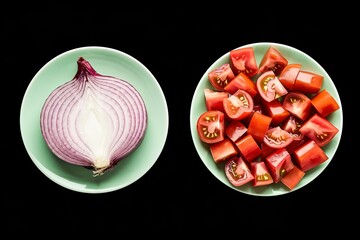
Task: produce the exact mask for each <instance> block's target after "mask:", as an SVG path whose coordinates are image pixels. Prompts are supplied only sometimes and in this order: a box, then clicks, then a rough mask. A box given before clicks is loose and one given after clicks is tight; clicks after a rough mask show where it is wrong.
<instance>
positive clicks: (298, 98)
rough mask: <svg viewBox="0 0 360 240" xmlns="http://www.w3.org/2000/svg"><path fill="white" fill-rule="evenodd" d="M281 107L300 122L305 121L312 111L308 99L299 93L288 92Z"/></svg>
mask: <svg viewBox="0 0 360 240" xmlns="http://www.w3.org/2000/svg"><path fill="white" fill-rule="evenodd" d="M283 107H284V108H285V109H286V110H288V111H289V112H290V113H291V114H293V115H294V116H296V117H297V118H299V119H301V120H302V121H305V120H306V119H307V118H308V117H309V116H310V114H311V111H312V105H311V102H310V98H308V96H306V95H305V94H303V93H301V92H289V93H288V94H287V95H286V96H285V98H284V100H283Z"/></svg>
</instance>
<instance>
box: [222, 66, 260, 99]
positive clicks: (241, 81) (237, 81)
mask: <svg viewBox="0 0 360 240" xmlns="http://www.w3.org/2000/svg"><path fill="white" fill-rule="evenodd" d="M239 89H241V90H244V91H246V92H247V93H249V94H250V96H251V97H254V96H255V95H256V94H257V90H256V85H255V83H254V81H253V80H251V79H250V78H249V77H248V76H247V75H246V74H245V73H243V72H241V73H239V74H238V75H237V76H236V77H235V78H234V79H233V80H232V81H231V82H229V84H228V85H226V86H225V87H224V90H225V91H227V92H229V93H230V94H234V93H235V92H236V91H237V90H239Z"/></svg>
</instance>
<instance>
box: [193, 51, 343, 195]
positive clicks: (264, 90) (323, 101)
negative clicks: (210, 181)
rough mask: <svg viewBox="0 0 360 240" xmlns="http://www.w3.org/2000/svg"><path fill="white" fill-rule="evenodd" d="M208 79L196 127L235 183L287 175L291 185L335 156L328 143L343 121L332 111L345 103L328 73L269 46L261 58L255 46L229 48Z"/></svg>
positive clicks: (256, 182)
mask: <svg viewBox="0 0 360 240" xmlns="http://www.w3.org/2000/svg"><path fill="white" fill-rule="evenodd" d="M208 79H209V81H210V83H211V85H212V86H213V88H212V89H210V88H209V89H205V90H204V98H205V103H206V109H207V110H206V111H205V112H204V113H203V114H202V115H201V116H200V117H199V118H198V121H197V132H198V135H199V137H200V139H201V140H202V141H203V142H205V143H207V144H209V149H210V152H211V155H212V157H213V159H214V161H215V162H216V163H225V164H224V166H225V169H224V171H225V174H226V176H227V178H228V180H229V182H230V183H231V184H233V185H234V186H242V185H244V184H246V183H251V184H252V185H253V186H254V187H256V186H264V185H269V184H276V183H278V182H281V183H282V184H284V185H285V186H286V187H288V188H289V189H290V190H292V189H294V188H295V187H296V186H297V184H298V183H299V182H300V181H301V179H302V178H303V177H304V176H305V174H306V172H307V171H308V170H310V169H312V168H315V167H317V166H318V165H320V164H321V163H323V162H325V161H326V160H327V159H328V156H327V155H326V153H325V152H324V150H323V148H322V147H324V146H325V145H327V144H328V143H329V142H330V141H331V140H332V139H333V138H334V137H335V135H336V134H337V133H338V132H339V129H337V128H336V126H334V125H333V124H332V123H331V122H330V121H329V120H328V119H327V117H328V116H329V115H330V114H332V113H333V112H335V111H337V110H338V109H339V108H340V106H339V104H338V103H337V101H336V100H335V98H334V97H333V96H332V95H331V94H330V93H329V92H328V91H327V90H326V89H322V83H323V79H324V77H323V76H321V75H319V74H317V73H315V72H310V71H305V70H303V69H302V65H301V63H289V62H288V60H287V59H286V58H285V57H284V56H283V55H282V54H281V53H280V52H279V51H278V50H277V49H276V48H275V47H273V46H270V47H269V49H268V50H267V52H266V53H265V54H264V56H263V58H262V60H261V62H260V64H259V65H257V63H256V60H255V54H254V50H253V48H252V47H244V48H237V49H234V50H232V51H230V57H229V62H228V63H226V64H223V65H222V66H220V67H218V68H216V69H213V70H212V71H210V72H209V74H208Z"/></svg>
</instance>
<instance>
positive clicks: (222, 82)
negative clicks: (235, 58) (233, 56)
mask: <svg viewBox="0 0 360 240" xmlns="http://www.w3.org/2000/svg"><path fill="white" fill-rule="evenodd" d="M208 78H209V81H210V83H211V85H212V86H213V87H214V88H215V89H216V90H220V91H223V90H224V87H225V86H226V85H227V84H228V83H229V82H230V81H231V80H233V79H234V78H235V75H234V73H233V71H232V69H231V67H230V64H229V63H225V64H223V65H221V66H220V67H217V68H215V69H213V70H212V71H210V72H209V74H208Z"/></svg>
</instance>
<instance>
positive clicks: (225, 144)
mask: <svg viewBox="0 0 360 240" xmlns="http://www.w3.org/2000/svg"><path fill="white" fill-rule="evenodd" d="M210 152H211V156H212V157H213V159H214V161H215V162H216V163H218V162H223V161H225V160H228V159H230V158H231V157H233V156H235V155H236V154H238V152H237V148H236V146H235V145H234V143H233V142H232V141H231V140H230V139H229V138H224V140H222V141H221V142H217V143H213V144H210Z"/></svg>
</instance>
